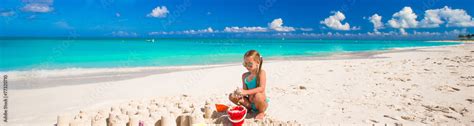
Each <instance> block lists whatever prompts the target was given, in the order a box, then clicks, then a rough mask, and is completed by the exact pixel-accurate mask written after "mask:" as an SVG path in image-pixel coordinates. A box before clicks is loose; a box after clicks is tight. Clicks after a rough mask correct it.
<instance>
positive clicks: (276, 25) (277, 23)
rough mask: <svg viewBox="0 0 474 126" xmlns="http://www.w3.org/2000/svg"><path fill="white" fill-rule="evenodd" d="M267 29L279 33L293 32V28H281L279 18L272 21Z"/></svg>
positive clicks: (281, 24) (281, 21) (281, 22)
mask: <svg viewBox="0 0 474 126" xmlns="http://www.w3.org/2000/svg"><path fill="white" fill-rule="evenodd" d="M268 27H269V28H270V29H272V30H275V31H279V32H291V31H295V28H293V27H287V26H283V20H282V19H281V18H277V19H274V20H273V21H272V22H270V23H269V24H268Z"/></svg>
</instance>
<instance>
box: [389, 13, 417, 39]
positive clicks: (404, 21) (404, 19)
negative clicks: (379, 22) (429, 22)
mask: <svg viewBox="0 0 474 126" xmlns="http://www.w3.org/2000/svg"><path fill="white" fill-rule="evenodd" d="M417 17H418V16H416V14H415V13H413V10H412V9H411V7H404V8H403V9H402V10H400V11H399V12H397V13H395V14H393V15H392V19H390V20H389V21H388V25H389V26H391V27H392V28H398V29H400V33H402V34H405V35H406V34H407V33H406V32H405V29H406V28H416V27H417V26H418V21H416V18H417Z"/></svg>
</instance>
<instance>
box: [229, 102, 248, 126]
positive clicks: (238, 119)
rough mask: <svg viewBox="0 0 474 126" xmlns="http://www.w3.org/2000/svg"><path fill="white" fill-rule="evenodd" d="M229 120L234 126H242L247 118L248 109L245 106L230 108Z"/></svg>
mask: <svg viewBox="0 0 474 126" xmlns="http://www.w3.org/2000/svg"><path fill="white" fill-rule="evenodd" d="M227 114H228V115H229V116H228V118H229V120H230V122H232V125H233V126H242V124H243V123H244V121H245V116H247V109H246V108H245V107H243V106H241V105H240V106H234V107H230V108H229V109H228V110H227Z"/></svg>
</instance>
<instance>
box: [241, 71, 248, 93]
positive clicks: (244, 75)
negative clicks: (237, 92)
mask: <svg viewBox="0 0 474 126" xmlns="http://www.w3.org/2000/svg"><path fill="white" fill-rule="evenodd" d="M246 76H247V73H244V74H242V89H247V85H245V77H246Z"/></svg>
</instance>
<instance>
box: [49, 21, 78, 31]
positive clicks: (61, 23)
mask: <svg viewBox="0 0 474 126" xmlns="http://www.w3.org/2000/svg"><path fill="white" fill-rule="evenodd" d="M54 24H55V25H56V26H58V27H59V28H63V29H69V30H70V29H74V27H72V26H71V25H69V23H67V22H65V21H58V22H55V23H54Z"/></svg>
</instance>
